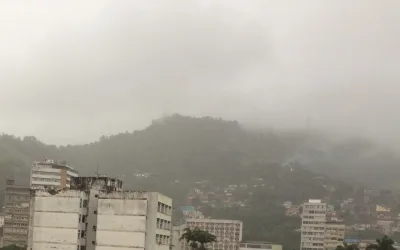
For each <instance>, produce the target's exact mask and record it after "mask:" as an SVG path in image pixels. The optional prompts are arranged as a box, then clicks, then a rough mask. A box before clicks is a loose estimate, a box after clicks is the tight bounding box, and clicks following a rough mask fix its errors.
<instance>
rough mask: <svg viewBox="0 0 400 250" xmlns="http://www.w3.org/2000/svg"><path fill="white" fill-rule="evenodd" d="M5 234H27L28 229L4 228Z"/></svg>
mask: <svg viewBox="0 0 400 250" xmlns="http://www.w3.org/2000/svg"><path fill="white" fill-rule="evenodd" d="M4 232H5V233H26V234H27V233H28V229H22V228H7V227H5V228H4Z"/></svg>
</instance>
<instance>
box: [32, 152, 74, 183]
mask: <svg viewBox="0 0 400 250" xmlns="http://www.w3.org/2000/svg"><path fill="white" fill-rule="evenodd" d="M77 176H78V172H77V171H76V170H75V169H73V168H72V167H70V166H68V165H67V164H66V162H61V163H60V162H56V161H53V160H48V159H46V160H44V161H41V162H35V163H33V166H32V169H31V179H30V186H31V188H32V189H44V188H53V189H63V188H70V186H71V185H70V182H71V177H77Z"/></svg>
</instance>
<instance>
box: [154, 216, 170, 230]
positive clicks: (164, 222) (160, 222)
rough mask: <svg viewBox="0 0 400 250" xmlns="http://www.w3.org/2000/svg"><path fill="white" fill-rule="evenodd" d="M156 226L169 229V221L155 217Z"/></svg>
mask: <svg viewBox="0 0 400 250" xmlns="http://www.w3.org/2000/svg"><path fill="white" fill-rule="evenodd" d="M157 228H159V229H166V230H169V229H171V222H170V221H167V220H163V219H159V218H157Z"/></svg>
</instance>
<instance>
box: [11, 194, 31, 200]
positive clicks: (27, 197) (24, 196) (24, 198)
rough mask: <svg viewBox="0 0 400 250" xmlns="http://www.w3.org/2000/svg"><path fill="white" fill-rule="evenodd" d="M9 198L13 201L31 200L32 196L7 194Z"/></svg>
mask: <svg viewBox="0 0 400 250" xmlns="http://www.w3.org/2000/svg"><path fill="white" fill-rule="evenodd" d="M6 199H7V200H9V201H10V200H12V201H29V200H30V196H28V195H11V194H9V195H7V196H6Z"/></svg>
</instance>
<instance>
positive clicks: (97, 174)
mask: <svg viewBox="0 0 400 250" xmlns="http://www.w3.org/2000/svg"><path fill="white" fill-rule="evenodd" d="M96 177H99V164H98V163H97V170H96Z"/></svg>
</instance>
